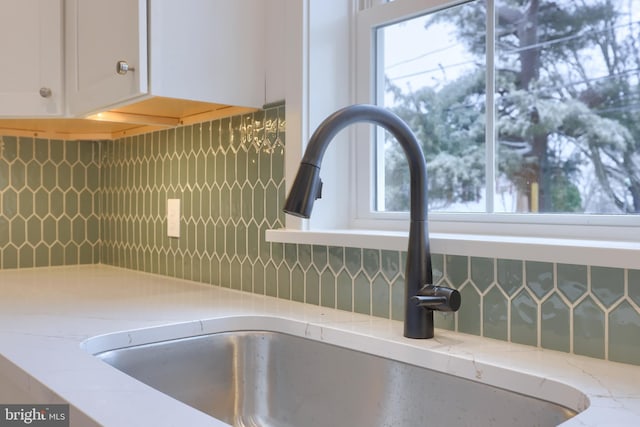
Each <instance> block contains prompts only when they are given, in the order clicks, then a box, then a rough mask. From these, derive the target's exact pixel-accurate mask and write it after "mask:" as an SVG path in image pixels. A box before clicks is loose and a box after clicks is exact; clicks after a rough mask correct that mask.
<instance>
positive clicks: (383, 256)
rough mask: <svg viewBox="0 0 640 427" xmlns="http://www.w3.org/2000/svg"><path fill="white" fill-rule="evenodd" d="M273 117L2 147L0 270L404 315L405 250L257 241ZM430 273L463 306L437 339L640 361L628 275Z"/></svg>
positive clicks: (540, 266)
mask: <svg viewBox="0 0 640 427" xmlns="http://www.w3.org/2000/svg"><path fill="white" fill-rule="evenodd" d="M284 119H285V115H284V106H283V105H273V106H269V107H266V108H265V109H264V110H263V111H259V112H256V113H253V114H245V115H241V116H235V117H231V118H225V119H221V120H216V121H212V122H204V123H200V124H195V125H190V126H183V127H179V128H176V129H170V130H164V131H156V132H152V133H148V134H144V135H139V136H133V137H127V138H122V139H118V140H114V141H104V142H101V143H96V142H79V143H72V142H62V141H40V140H37V141H36V140H30V139H25V138H12V137H3V138H2V140H3V142H4V143H3V151H2V157H1V158H0V195H2V197H0V211H1V212H2V218H0V249H2V257H0V258H1V261H0V262H2V264H0V267H1V268H15V267H22V266H32V265H55V264H61V263H74V262H102V263H105V264H112V265H116V266H121V267H125V268H132V269H137V270H142V271H147V272H151V273H157V274H163V275H169V276H174V277H179V278H184V279H189V280H196V281H200V282H204V283H210V284H214V285H220V286H224V287H229V288H234V289H239V290H244V291H247V292H254V293H258V294H265V295H270V296H274V297H278V298H284V299H291V300H294V301H300V302H305V303H308V304H314V305H319V306H324V307H332V308H337V309H340V310H346V311H353V312H358V313H365V314H371V315H373V316H378V317H384V318H392V319H398V320H400V319H402V318H403V310H404V263H405V259H406V253H405V252H398V251H389V250H372V249H363V248H353V247H334V246H329V247H327V246H322V245H305V244H300V245H296V244H281V243H269V242H267V241H266V240H265V238H264V236H265V231H266V230H268V229H270V228H279V227H282V226H283V223H284V216H283V214H282V210H281V206H282V204H283V202H284V197H285V194H284V192H285V186H284V149H285V127H286V126H285V120H284ZM23 144H24V146H23ZM168 198H179V199H180V200H181V208H182V221H181V230H180V232H181V237H180V238H179V239H170V238H168V237H166V222H165V216H166V203H167V199H168ZM16 218H18V219H17V220H16ZM97 222H100V226H98V224H97ZM29 224H31V225H29ZM100 227H101V228H100ZM67 248H70V249H67ZM85 248H87V249H91V250H90V251H84V250H83V249H85ZM23 252H24V254H23ZM67 252H68V256H67ZM45 254H46V255H45ZM89 254H90V256H89ZM5 259H6V260H7V261H6V262H5V261H4V260H5ZM432 262H433V272H434V274H433V276H434V281H435V282H436V283H443V284H446V285H447V286H452V287H455V288H458V289H459V290H460V292H461V293H462V296H463V305H462V308H461V310H460V311H459V312H458V313H455V314H450V313H449V314H443V313H436V326H437V327H439V328H445V329H449V330H456V331H459V332H464V333H469V334H474V335H481V336H485V337H488V338H494V339H499V340H506V341H512V342H516V343H522V344H527V345H532V346H539V347H543V348H547V349H551V350H559V351H564V352H570V353H575V354H581V355H586V356H591V357H597V358H604V359H608V360H612V361H619V362H624V363H632V364H640V347H639V346H638V345H637V342H638V340H639V339H640V308H639V306H640V270H630V269H620V268H609V267H601V266H585V265H570V264H562V263H548V262H538V261H532V260H516V259H494V258H486V257H480V256H478V257H467V256H458V255H449V254H433V258H432Z"/></svg>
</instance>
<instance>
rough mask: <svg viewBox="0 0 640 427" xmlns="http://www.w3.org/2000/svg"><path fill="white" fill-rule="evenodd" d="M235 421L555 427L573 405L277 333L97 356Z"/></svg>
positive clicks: (310, 425) (206, 338) (310, 426)
mask: <svg viewBox="0 0 640 427" xmlns="http://www.w3.org/2000/svg"><path fill="white" fill-rule="evenodd" d="M96 356H97V357H99V358H100V359H102V360H103V361H104V362H106V363H108V364H110V365H112V366H113V367H115V368H117V369H119V370H120V371H123V372H124V373H126V374H128V375H130V376H132V377H134V378H136V379H138V380H139V381H142V382H143V383H146V384H147V385H149V386H151V387H153V388H155V389H157V390H159V391H161V392H163V393H165V394H167V395H169V396H172V397H173V398H175V399H178V400H180V401H182V402H184V403H186V404H188V405H190V406H192V407H193V408H196V409H198V410H200V411H203V412H205V413H207V414H209V415H211V416H212V417H215V418H217V419H219V420H222V421H224V422H226V423H229V424H232V425H235V426H283V427H288V426H298V427H314V426H351V427H356V426H363V427H365V426H366V427H371V426H394V427H400V426H410V427H415V426H509V427H514V426H555V425H558V424H561V423H562V422H563V421H565V420H567V419H569V418H571V417H572V416H574V415H575V414H576V412H575V411H573V410H570V409H568V408H565V407H563V406H560V405H558V404H556V403H552V402H547V401H544V400H541V399H538V398H534V397H531V396H526V395H524V394H520V393H517V392H513V391H508V390H504V389H501V388H496V387H493V386H491V385H487V384H483V383H481V382H476V381H472V380H469V379H465V378H460V377H456V376H453V375H449V374H445V373H441V372H437V371H434V370H430V369H427V368H424V367H418V366H414V365H410V364H407V363H403V362H399V361H395V360H391V359H387V358H384V357H379V356H375V355H371V354H367V353H363V352H360V351H356V350H350V349H347V348H343V347H338V346H335V345H332V344H327V343H324V342H321V341H316V340H311V339H307V338H302V337H298V336H294V335H288V334H285V333H280V332H267V331H242V332H223V333H215V334H209V335H202V336H196V337H190V338H181V339H175V340H169V341H163V342H157V343H152V344H144V345H136V346H132V347H126V348H121V349H116V350H111V351H105V352H102V353H98V354H96Z"/></svg>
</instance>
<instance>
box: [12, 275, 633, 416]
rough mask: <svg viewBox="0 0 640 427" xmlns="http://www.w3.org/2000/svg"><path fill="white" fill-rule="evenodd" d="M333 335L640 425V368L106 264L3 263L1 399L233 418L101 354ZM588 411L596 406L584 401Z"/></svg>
mask: <svg viewBox="0 0 640 427" xmlns="http://www.w3.org/2000/svg"><path fill="white" fill-rule="evenodd" d="M247 329H259V330H272V331H278V332H285V333H290V334H294V335H299V336H305V337H308V338H311V339H317V340H322V341H325V342H329V343H332V344H336V345H341V346H345V347H349V348H353V349H357V350H361V351H365V352H368V353H372V354H377V355H380V356H384V357H389V358H392V359H397V360H400V361H403V362H407V363H411V364H415V365H418V366H425V367H429V368H431V369H435V370H438V371H441V372H445V373H449V374H453V375H457V376H460V377H463V378H468V379H472V380H477V381H480V382H483V383H486V384H491V385H494V386H498V387H502V388H505V389H508V390H514V391H518V392H521V393H524V394H528V395H530V396H534V397H539V398H543V399H545V400H550V401H552V402H556V403H559V404H561V405H564V406H566V407H569V408H571V409H574V410H578V411H583V412H581V413H580V414H578V415H577V416H576V417H574V418H572V419H570V420H569V421H567V422H566V423H564V424H562V425H563V426H633V427H637V426H639V425H640V367H638V366H632V365H626V364H621V363H614V362H606V361H601V360H597V359H591V358H587V357H581V356H574V355H569V354H566V353H560V352H555V351H550V350H543V349H537V348H533V347H528V346H522V345H517V344H510V343H506V342H502V341H497V340H491V339H487V338H479V337H476V336H471V335H466V334H460V333H453V332H449V331H445V330H439V329H436V337H435V338H434V339H431V340H411V339H407V338H404V337H403V336H402V323H401V322H397V321H391V320H385V319H378V318H374V317H370V316H364V315H359V314H353V313H348V312H344V311H339V310H333V309H327V308H324V307H317V306H313V305H308V304H300V303H295V302H290V301H285V300H281V299H276V298H270V297H264V296H259V295H253V294H249V293H243V292H239V291H233V290H228V289H223V288H220V287H216V286H209V285H203V284H199V283H194V282H188V281H184V280H178V279H171V278H168V277H164V276H156V275H151V274H146V273H140V272H135V271H132V270H125V269H120V268H115V267H109V266H103V265H90V266H72V267H55V268H36V269H24V270H3V271H0V403H2V404H10V403H30V404H38V403H64V402H68V403H70V404H71V416H70V419H71V425H72V426H94V425H104V426H118V427H120V426H138V427H140V426H192V427H196V426H224V425H226V424H224V423H222V422H220V421H217V420H215V419H213V418H211V417H209V416H207V415H205V414H203V413H201V412H199V411H197V410H194V409H192V408H190V407H188V406H186V405H184V404H182V403H180V402H178V401H175V400H173V399H171V398H169V397H168V396H166V395H164V394H162V393H160V392H158V391H156V390H153V389H151V388H149V387H148V386H146V385H144V384H142V383H140V382H138V381H136V380H134V379H132V378H130V377H128V376H127V375H125V374H123V373H121V372H119V371H117V370H116V369H114V368H112V367H110V366H108V365H106V364H105V363H103V362H102V361H100V360H98V359H97V358H95V357H93V356H91V354H93V353H96V352H100V351H104V350H109V349H114V348H119V347H123V346H130V345H135V344H142V343H148V342H154V341H161V340H165V339H172V338H181V337H186V336H193V335H201V334H206V333H213V332H221V331H232V330H247ZM585 408H586V410H585Z"/></svg>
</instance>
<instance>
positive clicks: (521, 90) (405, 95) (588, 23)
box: [375, 0, 640, 214]
mask: <svg viewBox="0 0 640 427" xmlns="http://www.w3.org/2000/svg"><path fill="white" fill-rule="evenodd" d="M487 4H489V5H494V4H495V8H494V9H492V10H487ZM488 18H489V19H488ZM639 33H640V2H638V1H629V0H582V1H580V2H576V1H574V0H496V1H495V2H485V1H480V0H478V1H472V2H468V3H464V4H462V5H458V6H454V7H451V8H447V9H442V10H439V11H437V12H433V13H430V14H428V15H425V16H421V17H418V18H415V17H414V18H411V19H409V20H404V21H402V22H399V23H395V24H392V25H386V26H381V27H378V29H377V31H376V47H377V49H376V52H377V53H378V56H379V58H378V61H377V64H379V65H378V69H377V75H376V81H377V86H376V89H377V90H376V93H377V102H378V103H379V104H383V105H385V106H386V107H388V108H390V109H391V110H392V111H394V112H396V113H397V114H398V115H399V116H400V117H402V118H403V119H404V120H405V121H407V122H408V123H409V125H410V126H411V127H412V128H413V130H414V132H415V133H416V136H417V137H418V139H419V140H420V143H421V144H422V146H423V149H424V153H425V157H426V160H427V166H428V172H429V175H430V176H429V201H430V206H429V208H430V210H432V211H444V212H507V213H512V212H541V213H596V214H634V213H639V212H640V142H639V141H640V114H639V113H640V90H639V89H640V86H639V83H640V79H639V77H640V40H639V39H638V34H639ZM488 47H489V49H488ZM377 155H378V156H379V158H378V161H377V162H376V163H377V165H378V167H377V170H376V184H377V191H376V193H375V194H376V195H377V200H376V202H375V207H376V208H377V210H378V211H405V210H408V208H409V206H408V204H409V200H408V183H409V179H408V172H407V170H406V162H405V160H404V156H403V154H402V152H401V151H400V148H399V146H398V144H397V143H395V142H394V141H391V139H389V137H388V136H387V137H385V138H384V139H383V140H382V141H379V142H378V150H377Z"/></svg>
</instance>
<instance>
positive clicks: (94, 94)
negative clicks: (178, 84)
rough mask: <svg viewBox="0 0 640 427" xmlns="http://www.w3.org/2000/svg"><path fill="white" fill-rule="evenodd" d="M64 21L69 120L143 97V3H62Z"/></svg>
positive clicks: (94, 0)
mask: <svg viewBox="0 0 640 427" xmlns="http://www.w3.org/2000/svg"><path fill="white" fill-rule="evenodd" d="M65 15H66V16H65V18H66V31H65V32H66V34H65V43H66V75H67V79H66V82H67V106H68V110H69V111H70V113H71V115H75V114H78V113H86V112H90V111H93V110H96V109H104V107H107V106H110V105H114V104H120V103H122V102H124V101H128V100H130V99H134V98H135V97H137V96H140V95H142V94H146V93H147V2H146V0H109V1H104V0H66V11H65ZM118 63H120V64H121V69H120V72H118V71H117V69H116V67H117V64H118ZM125 64H127V65H125ZM126 66H128V68H129V70H128V71H125V70H124V68H125V67H126Z"/></svg>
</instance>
